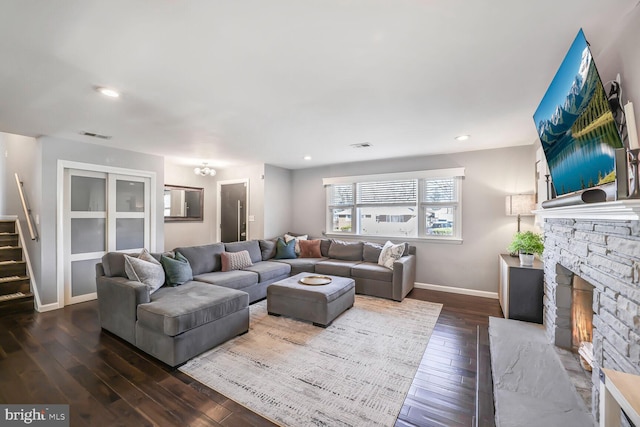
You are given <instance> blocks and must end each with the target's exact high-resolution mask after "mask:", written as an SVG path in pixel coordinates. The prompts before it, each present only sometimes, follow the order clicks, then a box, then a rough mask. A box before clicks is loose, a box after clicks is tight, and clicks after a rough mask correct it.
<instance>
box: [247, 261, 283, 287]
mask: <svg viewBox="0 0 640 427" xmlns="http://www.w3.org/2000/svg"><path fill="white" fill-rule="evenodd" d="M244 270H246V271H253V272H254V273H258V281H259V282H261V283H262V282H266V281H268V280H273V279H278V278H280V277H286V276H288V275H289V273H290V272H291V266H290V265H289V264H286V263H283V262H275V261H260V262H258V263H255V264H253V265H252V266H251V267H246V268H245V269H244Z"/></svg>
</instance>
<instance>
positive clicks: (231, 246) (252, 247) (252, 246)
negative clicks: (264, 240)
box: [224, 240, 262, 263]
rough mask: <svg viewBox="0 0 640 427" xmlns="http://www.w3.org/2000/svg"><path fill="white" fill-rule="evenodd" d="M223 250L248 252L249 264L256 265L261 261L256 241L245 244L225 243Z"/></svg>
mask: <svg viewBox="0 0 640 427" xmlns="http://www.w3.org/2000/svg"><path fill="white" fill-rule="evenodd" d="M224 249H225V250H226V251H227V252H241V251H247V252H249V257H250V258H251V262H253V263H256V262H260V261H262V251H261V250H260V243H259V242H258V241H257V240H247V241H246V242H231V243H225V244H224Z"/></svg>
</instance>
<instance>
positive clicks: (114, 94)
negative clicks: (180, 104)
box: [96, 87, 120, 98]
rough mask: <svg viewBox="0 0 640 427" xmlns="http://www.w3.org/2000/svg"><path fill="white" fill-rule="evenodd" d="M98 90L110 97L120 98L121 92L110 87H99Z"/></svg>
mask: <svg viewBox="0 0 640 427" xmlns="http://www.w3.org/2000/svg"><path fill="white" fill-rule="evenodd" d="M96 90H97V91H98V92H100V93H101V94H103V95H104V96H108V97H109V98H119V97H120V93H118V91H116V90H114V89H110V88H108V87H97V88H96Z"/></svg>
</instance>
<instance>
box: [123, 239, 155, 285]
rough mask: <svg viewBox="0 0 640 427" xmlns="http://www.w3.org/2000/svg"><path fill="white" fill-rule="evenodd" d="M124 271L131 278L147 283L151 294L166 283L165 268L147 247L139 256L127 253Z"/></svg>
mask: <svg viewBox="0 0 640 427" xmlns="http://www.w3.org/2000/svg"><path fill="white" fill-rule="evenodd" d="M124 271H125V273H126V274H127V277H128V278H129V280H135V281H136V282H140V283H144V284H145V285H147V288H148V289H149V293H150V294H152V293H154V292H155V291H157V290H158V289H160V287H161V286H162V285H164V269H163V268H162V265H161V264H160V263H159V262H158V261H157V260H156V259H155V258H154V257H152V256H151V254H149V252H148V251H147V250H146V249H143V250H142V252H141V253H140V255H138V256H137V257H134V256H130V255H126V254H125V255H124Z"/></svg>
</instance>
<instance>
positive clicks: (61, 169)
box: [56, 160, 157, 308]
mask: <svg viewBox="0 0 640 427" xmlns="http://www.w3.org/2000/svg"><path fill="white" fill-rule="evenodd" d="M66 169H78V170H84V171H90V172H102V173H107V174H117V175H129V176H137V177H141V178H149V189H150V191H149V197H150V199H149V246H150V248H149V249H150V250H152V251H156V250H157V249H156V198H157V197H156V173H155V172H153V171H144V170H136V169H126V168H119V167H114V166H105V165H96V164H92V163H82V162H74V161H70V160H58V168H57V181H56V188H57V190H58V194H57V198H56V213H57V218H56V252H57V257H56V284H57V291H58V292H57V293H58V308H62V307H64V306H65V304H66V301H65V256H64V254H65V253H66V252H65V239H64V233H65V217H64V211H65V210H64V193H65V192H64V183H65V179H64V177H65V170H66Z"/></svg>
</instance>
